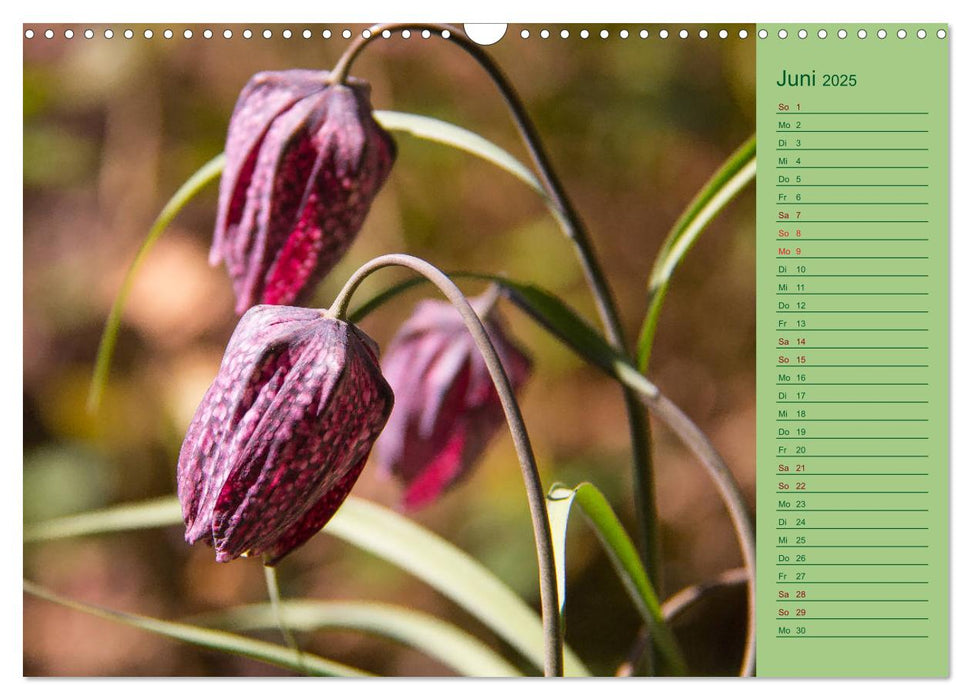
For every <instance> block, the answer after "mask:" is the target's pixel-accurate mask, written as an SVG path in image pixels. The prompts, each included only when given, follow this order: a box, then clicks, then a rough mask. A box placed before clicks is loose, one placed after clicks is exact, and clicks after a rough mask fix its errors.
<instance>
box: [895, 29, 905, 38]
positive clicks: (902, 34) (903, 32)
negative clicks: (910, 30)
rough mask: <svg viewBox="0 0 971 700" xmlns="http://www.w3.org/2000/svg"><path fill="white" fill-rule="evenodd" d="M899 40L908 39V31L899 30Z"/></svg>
mask: <svg viewBox="0 0 971 700" xmlns="http://www.w3.org/2000/svg"><path fill="white" fill-rule="evenodd" d="M897 38H898V39H906V38H907V30H906V29H898V30H897Z"/></svg>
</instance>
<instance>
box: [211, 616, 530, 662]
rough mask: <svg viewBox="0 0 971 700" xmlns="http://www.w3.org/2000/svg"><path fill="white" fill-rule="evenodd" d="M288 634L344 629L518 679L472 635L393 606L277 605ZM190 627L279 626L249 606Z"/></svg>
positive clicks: (238, 629) (240, 628)
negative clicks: (383, 638) (290, 632)
mask: <svg viewBox="0 0 971 700" xmlns="http://www.w3.org/2000/svg"><path fill="white" fill-rule="evenodd" d="M280 613H281V617H282V619H283V621H284V623H285V624H286V625H287V627H289V628H290V629H294V630H300V631H303V632H313V631H316V630H320V629H329V628H330V629H333V628H336V629H346V630H355V631H359V632H365V633H369V634H374V635H378V636H381V637H385V638H388V639H393V640H395V641H397V642H401V643H402V644H405V645H407V646H409V647H412V648H414V649H417V650H418V651H421V652H424V653H425V654H427V655H428V656H430V657H432V658H434V659H437V660H438V661H441V662H442V663H443V664H445V665H446V666H448V667H449V668H451V669H454V670H455V671H457V672H458V673H460V674H462V675H465V676H476V677H490V678H491V677H511V676H520V675H522V674H520V673H519V671H517V670H516V668H515V667H514V666H512V664H510V663H509V662H507V661H506V660H505V659H503V658H502V657H501V656H499V655H498V654H497V653H496V652H494V651H493V650H492V649H490V648H489V647H487V646H486V645H485V644H483V643H482V642H480V641H479V640H478V639H476V638H475V637H473V636H472V635H470V634H468V633H467V632H464V631H463V630H461V629H459V628H457V627H455V626H454V625H451V624H449V623H447V622H445V621H444V620H440V619H439V618H436V617H432V616H431V615H426V614H424V613H420V612H416V611H414V610H411V609H408V608H403V607H400V606H397V605H388V604H386V603H376V602H371V601H341V602H331V601H327V602H324V601H318V600H295V599H291V600H285V601H283V602H281V604H280ZM192 622H194V623H196V624H199V625H202V626H205V627H216V628H219V629H226V630H231V631H234V632H246V631H252V630H269V629H274V628H275V627H276V626H277V619H276V616H275V615H274V611H273V607H272V606H271V605H269V604H265V603H264V604H260V605H247V606H242V607H238V608H230V609H228V610H222V611H219V612H216V613H212V614H208V615H203V616H199V617H196V618H193V620H192Z"/></svg>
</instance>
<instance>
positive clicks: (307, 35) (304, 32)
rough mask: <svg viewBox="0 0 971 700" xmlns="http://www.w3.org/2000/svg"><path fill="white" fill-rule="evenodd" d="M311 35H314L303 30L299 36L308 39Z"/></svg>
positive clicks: (307, 30)
mask: <svg viewBox="0 0 971 700" xmlns="http://www.w3.org/2000/svg"><path fill="white" fill-rule="evenodd" d="M313 35H314V33H313V32H312V31H310V30H309V29H304V30H303V32H302V33H301V34H300V36H302V37H303V38H304V39H309V38H310V37H312V36H313Z"/></svg>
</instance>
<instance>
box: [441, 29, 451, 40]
mask: <svg viewBox="0 0 971 700" xmlns="http://www.w3.org/2000/svg"><path fill="white" fill-rule="evenodd" d="M450 36H452V32H450V31H448V30H447V29H443V30H442V38H443V39H448V38H449V37H450Z"/></svg>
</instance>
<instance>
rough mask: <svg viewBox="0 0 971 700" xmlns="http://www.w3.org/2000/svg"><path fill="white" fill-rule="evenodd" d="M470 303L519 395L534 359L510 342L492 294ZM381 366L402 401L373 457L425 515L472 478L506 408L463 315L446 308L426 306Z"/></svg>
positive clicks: (407, 324)
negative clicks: (433, 504)
mask: <svg viewBox="0 0 971 700" xmlns="http://www.w3.org/2000/svg"><path fill="white" fill-rule="evenodd" d="M471 303H472V306H473V308H474V309H475V310H476V313H477V314H478V315H479V317H480V318H481V319H482V322H483V324H484V325H485V327H486V330H487V332H488V333H489V337H490V339H491V340H492V344H493V345H494V346H495V348H496V351H497V352H498V354H499V358H500V360H501V361H502V365H503V368H504V369H505V370H506V374H507V375H508V376H509V380H510V383H511V384H512V386H513V390H514V391H518V390H519V389H520V388H521V387H522V385H523V384H525V382H526V380H527V378H528V377H529V374H530V369H531V361H530V359H529V357H528V356H527V355H526V354H525V353H524V352H523V350H521V349H520V348H519V347H517V345H516V344H514V343H513V342H512V341H511V340H510V339H509V338H508V337H507V336H506V334H505V331H504V329H503V325H502V322H501V319H500V318H499V316H498V314H497V312H496V310H495V308H494V306H495V297H494V295H490V294H489V293H488V292H487V293H486V294H485V295H483V296H482V297H478V298H476V299H473V300H471ZM381 365H382V368H383V370H384V375H385V377H386V378H387V380H388V383H389V384H390V385H391V387H392V389H393V390H394V392H395V396H396V397H397V399H396V404H395V407H394V410H393V411H392V413H391V418H390V419H389V421H388V425H387V427H386V428H385V430H384V432H383V433H382V434H381V437H380V438H379V439H378V441H377V444H376V445H375V457H376V459H377V461H378V464H379V465H380V466H381V469H382V471H384V472H385V473H390V474H393V475H394V476H395V477H397V478H398V479H400V480H401V481H403V482H404V485H405V493H404V496H403V498H402V505H403V506H404V508H405V509H409V510H410V509H415V508H420V507H422V506H424V505H427V504H429V503H431V502H433V501H434V500H436V499H437V498H438V497H439V496H441V495H442V494H443V493H444V492H445V491H446V490H447V489H448V488H450V487H451V486H453V485H454V484H455V483H456V482H458V481H459V480H460V479H462V478H463V477H464V476H466V475H468V474H469V472H470V470H471V469H472V467H473V466H474V464H475V462H476V461H477V460H478V458H479V457H480V456H481V455H482V453H483V452H484V451H485V448H486V446H487V445H488V443H489V441H490V439H491V438H492V437H493V436H494V435H495V434H496V432H497V431H498V430H499V429H500V428H501V427H502V425H503V424H504V422H505V417H504V414H503V410H502V404H501V402H500V400H499V395H498V393H497V392H496V389H495V386H494V385H493V383H492V379H491V377H490V375H489V370H488V368H487V367H486V364H485V361H484V360H483V359H482V356H481V355H480V354H479V351H478V349H477V348H476V345H475V342H474V341H473V339H472V336H471V335H470V334H469V332H468V329H467V328H466V327H465V324H464V323H463V321H462V318H461V316H460V315H459V313H458V311H456V310H455V308H454V307H453V306H452V305H451V304H448V303H445V302H439V301H432V300H427V301H423V302H421V303H420V304H419V305H418V306H417V307H416V308H415V311H414V313H413V314H412V316H411V318H409V319H408V321H406V322H405V324H404V325H403V326H402V327H401V329H400V330H399V331H398V333H397V334H396V335H395V337H394V339H393V340H392V341H391V344H390V346H389V347H388V351H387V352H386V353H385V355H384V358H383V360H382V363H381Z"/></svg>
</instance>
